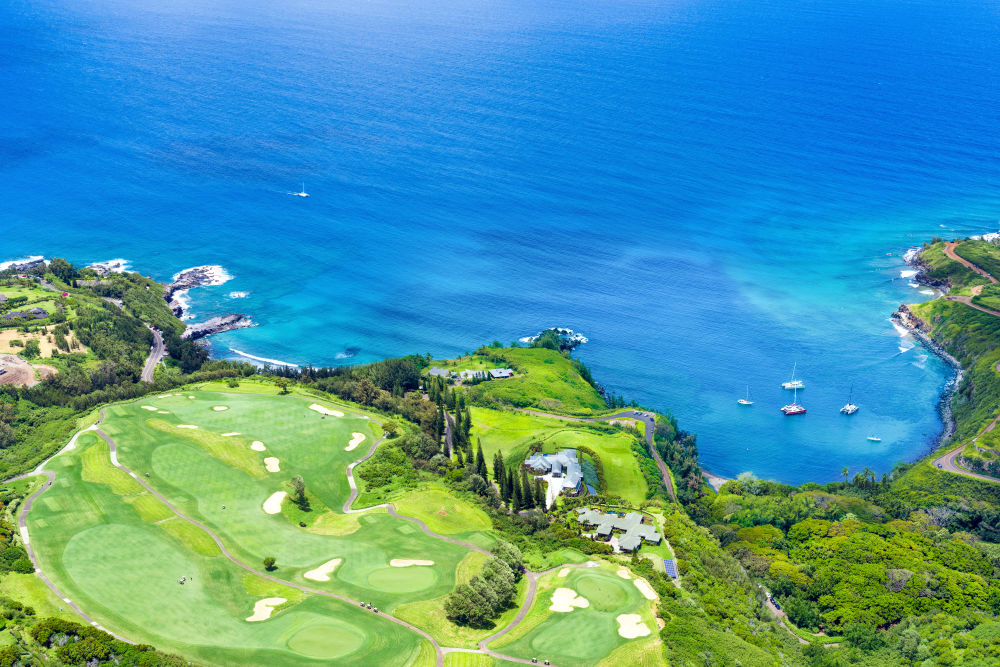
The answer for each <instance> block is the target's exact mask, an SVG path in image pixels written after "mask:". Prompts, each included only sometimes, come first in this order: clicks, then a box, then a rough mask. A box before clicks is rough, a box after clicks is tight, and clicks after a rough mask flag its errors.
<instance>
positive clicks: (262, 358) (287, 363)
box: [229, 347, 299, 368]
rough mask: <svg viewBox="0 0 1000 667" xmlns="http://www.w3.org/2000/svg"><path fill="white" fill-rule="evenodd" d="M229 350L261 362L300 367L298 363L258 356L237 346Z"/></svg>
mask: <svg viewBox="0 0 1000 667" xmlns="http://www.w3.org/2000/svg"><path fill="white" fill-rule="evenodd" d="M229 351H230V352H233V353H234V354H238V355H240V356H241V357H246V358H247V359H253V360H254V361H259V362H261V363H263V364H274V365H276V366H291V367H292V368H298V367H299V365H298V364H293V363H291V362H288V361H280V360H278V359H268V358H267V357H257V356H254V355H252V354H247V353H246V352H243V351H242V350H237V349H236V348H235V347H231V348H229Z"/></svg>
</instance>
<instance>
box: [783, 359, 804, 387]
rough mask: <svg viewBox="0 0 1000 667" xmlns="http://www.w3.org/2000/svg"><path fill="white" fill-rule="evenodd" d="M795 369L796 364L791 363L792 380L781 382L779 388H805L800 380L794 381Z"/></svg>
mask: <svg viewBox="0 0 1000 667" xmlns="http://www.w3.org/2000/svg"><path fill="white" fill-rule="evenodd" d="M795 367H796V364H794V363H793V364H792V379H791V380H789V381H788V382H782V383H781V386H782V387H784V388H785V389H805V388H806V385H805V384H804V383H803V382H802V380H796V379H795Z"/></svg>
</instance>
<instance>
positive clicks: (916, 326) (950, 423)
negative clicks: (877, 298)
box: [891, 246, 964, 447]
mask: <svg viewBox="0 0 1000 667" xmlns="http://www.w3.org/2000/svg"><path fill="white" fill-rule="evenodd" d="M925 250H926V247H923V246H921V247H915V248H910V249H909V250H907V251H906V253H905V254H904V255H903V261H905V262H906V263H907V264H908V265H909V266H911V267H913V268H914V269H915V270H916V271H917V274H916V275H915V276H913V278H912V280H913V282H914V283H916V284H918V285H921V286H924V287H929V288H930V289H932V290H934V292H935V294H936V295H937V296H936V297H935V298H938V299H940V298H942V297H944V296H945V295H946V294H947V293H948V291H949V290H950V289H951V285H949V284H948V282H947V281H946V280H942V279H938V278H933V277H931V276H930V275H929V274H930V271H931V266H930V264H929V263H928V262H927V261H925V260H924V259H923V253H924V251H925ZM891 318H892V321H893V322H894V323H896V324H898V325H899V326H901V327H903V328H904V329H906V330H907V331H909V332H910V333H911V334H912V335H913V337H914V338H916V339H917V340H918V341H920V342H921V343H922V344H923V345H924V347H925V348H926V349H928V350H930V351H931V352H932V353H934V354H935V355H936V356H937V357H938V358H940V359H941V360H942V361H944V362H945V363H946V364H948V365H949V366H950V367H951V368H952V369H953V371H954V374H953V375H952V377H951V379H950V380H948V382H947V384H945V388H944V391H943V392H942V393H941V398H940V399H939V400H938V406H937V409H938V414H939V415H940V416H941V422H942V423H943V424H944V428H943V429H942V431H941V434H940V435H938V437H937V438H935V439H934V447H939V446H941V445H942V444H944V443H945V442H947V441H948V439H949V438H951V436H952V435H954V433H955V429H956V427H957V425H956V423H955V417H954V414H953V412H952V409H951V399H952V396H954V394H955V391H956V390H957V389H958V387H959V385H960V384H961V383H962V379H963V377H964V369H963V367H962V363H961V362H960V361H959V360H958V359H956V358H955V357H954V356H953V355H951V354H950V353H949V352H948V351H947V350H945V349H944V347H943V346H942V345H941V344H939V343H938V342H937V341H935V340H934V339H933V338H931V336H930V330H931V328H930V326H929V325H928V324H927V323H926V322H924V321H923V320H922V319H920V317H918V316H917V315H915V314H914V313H913V311H911V310H910V309H909V307H907V305H906V304H901V305H900V306H899V308H898V309H896V312H894V313H893V314H892V315H891Z"/></svg>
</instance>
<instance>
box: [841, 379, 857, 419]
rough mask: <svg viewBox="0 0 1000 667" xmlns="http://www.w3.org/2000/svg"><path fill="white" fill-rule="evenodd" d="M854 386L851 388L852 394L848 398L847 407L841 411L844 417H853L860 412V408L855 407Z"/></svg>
mask: <svg viewBox="0 0 1000 667" xmlns="http://www.w3.org/2000/svg"><path fill="white" fill-rule="evenodd" d="M853 399H854V386H853V385H852V386H851V394H850V396H849V397H848V398H847V405H845V406H844V407H842V408H841V409H840V413H841V414H844V415H853V414H854V413H855V412H857V411H858V406H856V405H854V400H853Z"/></svg>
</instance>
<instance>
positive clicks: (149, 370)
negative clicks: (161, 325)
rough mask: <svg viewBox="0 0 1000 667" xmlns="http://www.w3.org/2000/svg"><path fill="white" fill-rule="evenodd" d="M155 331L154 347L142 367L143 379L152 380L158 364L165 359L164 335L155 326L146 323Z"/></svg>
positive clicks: (144, 380) (145, 380)
mask: <svg viewBox="0 0 1000 667" xmlns="http://www.w3.org/2000/svg"><path fill="white" fill-rule="evenodd" d="M146 326H147V327H148V328H149V330H150V331H152V332H153V347H152V349H151V350H150V351H149V356H148V357H146V365H145V366H143V367H142V381H143V382H152V381H153V374H154V373H155V372H156V365H157V364H158V363H160V360H162V359H163V355H164V351H165V348H164V346H163V335H162V334H161V333H160V332H159V331H157V330H156V329H154V328H153V327H151V326H149V325H148V324H147V325H146Z"/></svg>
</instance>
